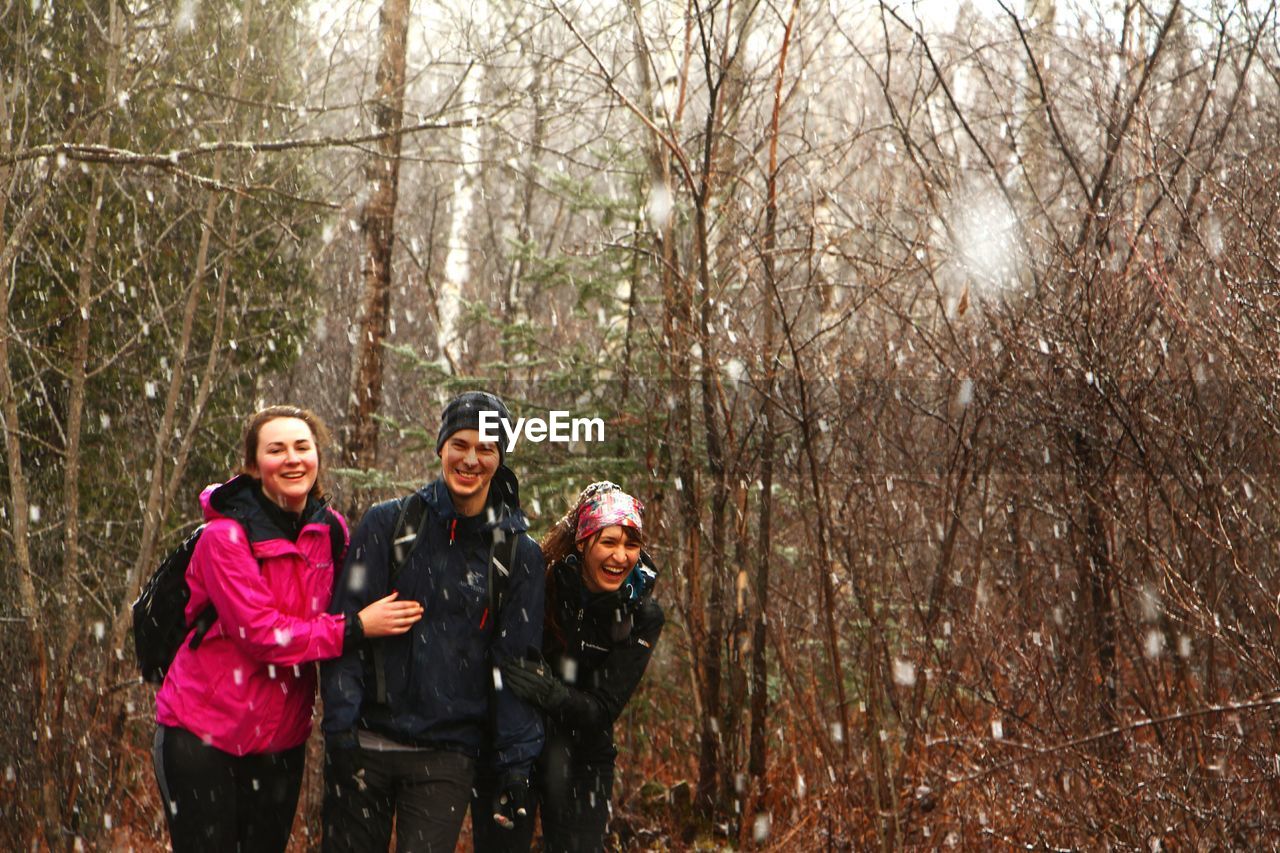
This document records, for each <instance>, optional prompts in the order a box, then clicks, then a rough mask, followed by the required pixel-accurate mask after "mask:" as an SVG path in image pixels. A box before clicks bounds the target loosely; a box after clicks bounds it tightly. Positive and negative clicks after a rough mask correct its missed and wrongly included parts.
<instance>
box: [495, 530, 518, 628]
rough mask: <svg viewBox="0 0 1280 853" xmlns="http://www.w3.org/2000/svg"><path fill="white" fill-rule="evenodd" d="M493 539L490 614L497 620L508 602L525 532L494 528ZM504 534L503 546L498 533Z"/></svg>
mask: <svg viewBox="0 0 1280 853" xmlns="http://www.w3.org/2000/svg"><path fill="white" fill-rule="evenodd" d="M493 534H494V535H493V539H492V540H490V543H489V608H488V615H489V616H490V617H491V618H492V619H493V620H494V621H495V622H496V621H497V619H498V614H500V613H501V612H502V605H503V604H504V603H505V602H506V598H507V587H509V586H510V585H511V573H512V572H513V571H515V567H516V559H517V556H518V555H519V553H520V540H521V539H522V538H524V534H523V533H511V532H510V531H505V530H500V529H498V528H494V531H493ZM499 534H501V535H502V543H501V547H499V543H498V535H499Z"/></svg>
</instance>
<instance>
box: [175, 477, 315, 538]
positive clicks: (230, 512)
mask: <svg viewBox="0 0 1280 853" xmlns="http://www.w3.org/2000/svg"><path fill="white" fill-rule="evenodd" d="M200 507H201V509H202V510H203V511H204V519H205V521H213V520H214V519H216V518H230V519H233V520H235V521H238V522H239V523H240V524H241V525H243V526H244V529H245V530H247V531H248V532H249V541H251V542H261V541H263V540H266V539H280V538H286V539H292V538H293V537H291V536H287V535H286V534H285V531H284V530H283V528H282V527H281V525H280V523H279V522H278V521H277V520H276V519H273V518H272V517H271V514H270V513H268V511H267V510H266V509H264V508H263V506H262V484H261V483H260V482H259V481H258V480H257V479H255V478H253V477H250V476H249V475H248V474H237V475H236V476H234V477H232V478H231V479H230V480H228V481H227V482H225V483H211V484H210V485H208V486H205V487H204V491H202V492H201V493H200ZM326 510H327V502H326V501H324V500H320V499H317V498H315V497H310V496H309V497H308V498H307V505H306V506H305V507H304V508H303V510H302V513H301V516H300V518H299V527H302V526H305V525H308V524H324V523H325V522H326V516H325V513H326ZM281 512H283V510H282V511H281Z"/></svg>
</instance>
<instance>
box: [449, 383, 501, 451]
mask: <svg viewBox="0 0 1280 853" xmlns="http://www.w3.org/2000/svg"><path fill="white" fill-rule="evenodd" d="M481 412H497V413H498V418H499V419H500V420H504V421H510V420H511V413H510V412H508V411H507V407H506V406H505V405H504V404H503V402H502V400H500V399H498V397H497V396H496V395H494V394H490V393H489V392H488V391H464V392H463V393H461V394H459V395H458V396H456V397H454V398H453V399H452V400H450V401H449V404H448V405H447V406H445V407H444V411H443V412H441V413H440V432H439V434H437V435H436V455H437V456H439V455H440V448H442V447H444V443H445V442H446V441H448V440H449V436H451V435H453V434H454V433H455V432H457V431H458V430H460V429H480V413H481ZM491 421H492V419H491ZM496 426H497V430H498V460H499V462H504V461H506V455H507V452H506V449H505V446H504V442H503V439H504V437H505V436H504V433H503V432H502V426H501V425H496Z"/></svg>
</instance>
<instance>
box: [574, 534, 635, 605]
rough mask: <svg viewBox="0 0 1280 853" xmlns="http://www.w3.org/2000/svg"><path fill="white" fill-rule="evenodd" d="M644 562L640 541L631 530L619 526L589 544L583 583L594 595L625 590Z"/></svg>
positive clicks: (593, 538) (583, 564)
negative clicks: (624, 584) (637, 566)
mask: <svg viewBox="0 0 1280 853" xmlns="http://www.w3.org/2000/svg"><path fill="white" fill-rule="evenodd" d="M639 559H640V537H639V536H638V535H636V532H635V530H633V529H632V528H630V527H623V526H622V525H620V524H615V525H613V526H611V527H606V528H604V529H603V530H601V531H600V532H599V533H598V534H597V535H596V536H593V537H592V538H591V539H589V540H587V547H586V551H585V552H584V553H583V555H582V582H583V583H584V584H586V587H587V589H589V590H591V591H592V592H613V591H614V590H616V589H617V588H618V587H620V586H622V582H623V581H624V580H626V579H627V575H628V574H629V573H630V572H631V569H632V567H633V566H635V564H636V561H637V560H639Z"/></svg>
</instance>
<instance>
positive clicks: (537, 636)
mask: <svg viewBox="0 0 1280 853" xmlns="http://www.w3.org/2000/svg"><path fill="white" fill-rule="evenodd" d="M544 567H545V564H544V562H543V560H542V551H541V549H539V548H538V544H537V543H536V542H534V541H533V539H531V538H530V537H529V536H527V535H525V534H521V535H520V545H519V548H518V550H517V554H516V567H515V569H514V570H513V571H512V573H511V583H510V586H509V587H508V588H507V596H506V600H505V601H504V602H503V604H502V611H501V613H499V615H498V625H497V629H498V634H497V637H496V638H495V640H494V659H495V660H497V661H503V660H508V659H510V658H524V657H525V656H526V653H527V652H529V651H530V650H532V651H534V652H537V651H538V650H540V649H541V648H542V616H543V596H544V594H545V586H546V578H545V571H544ZM494 702H495V703H496V707H495V708H494V715H495V720H496V727H495V728H496V731H495V733H494V752H495V763H496V765H497V767H496V769H497V770H499V771H508V770H511V771H516V770H518V771H522V772H527V771H528V769H529V768H530V767H531V766H532V764H533V760H534V759H535V758H537V757H538V753H540V752H542V742H543V737H544V735H543V731H542V718H541V716H540V714H539V713H538V711H537V709H536V708H534V707H533V706H532V705H529V704H528V703H526V702H524V701H523V700H521V699H518V698H516V696H515V695H514V694H513V693H512V692H511V691H510V690H496V691H494Z"/></svg>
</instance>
